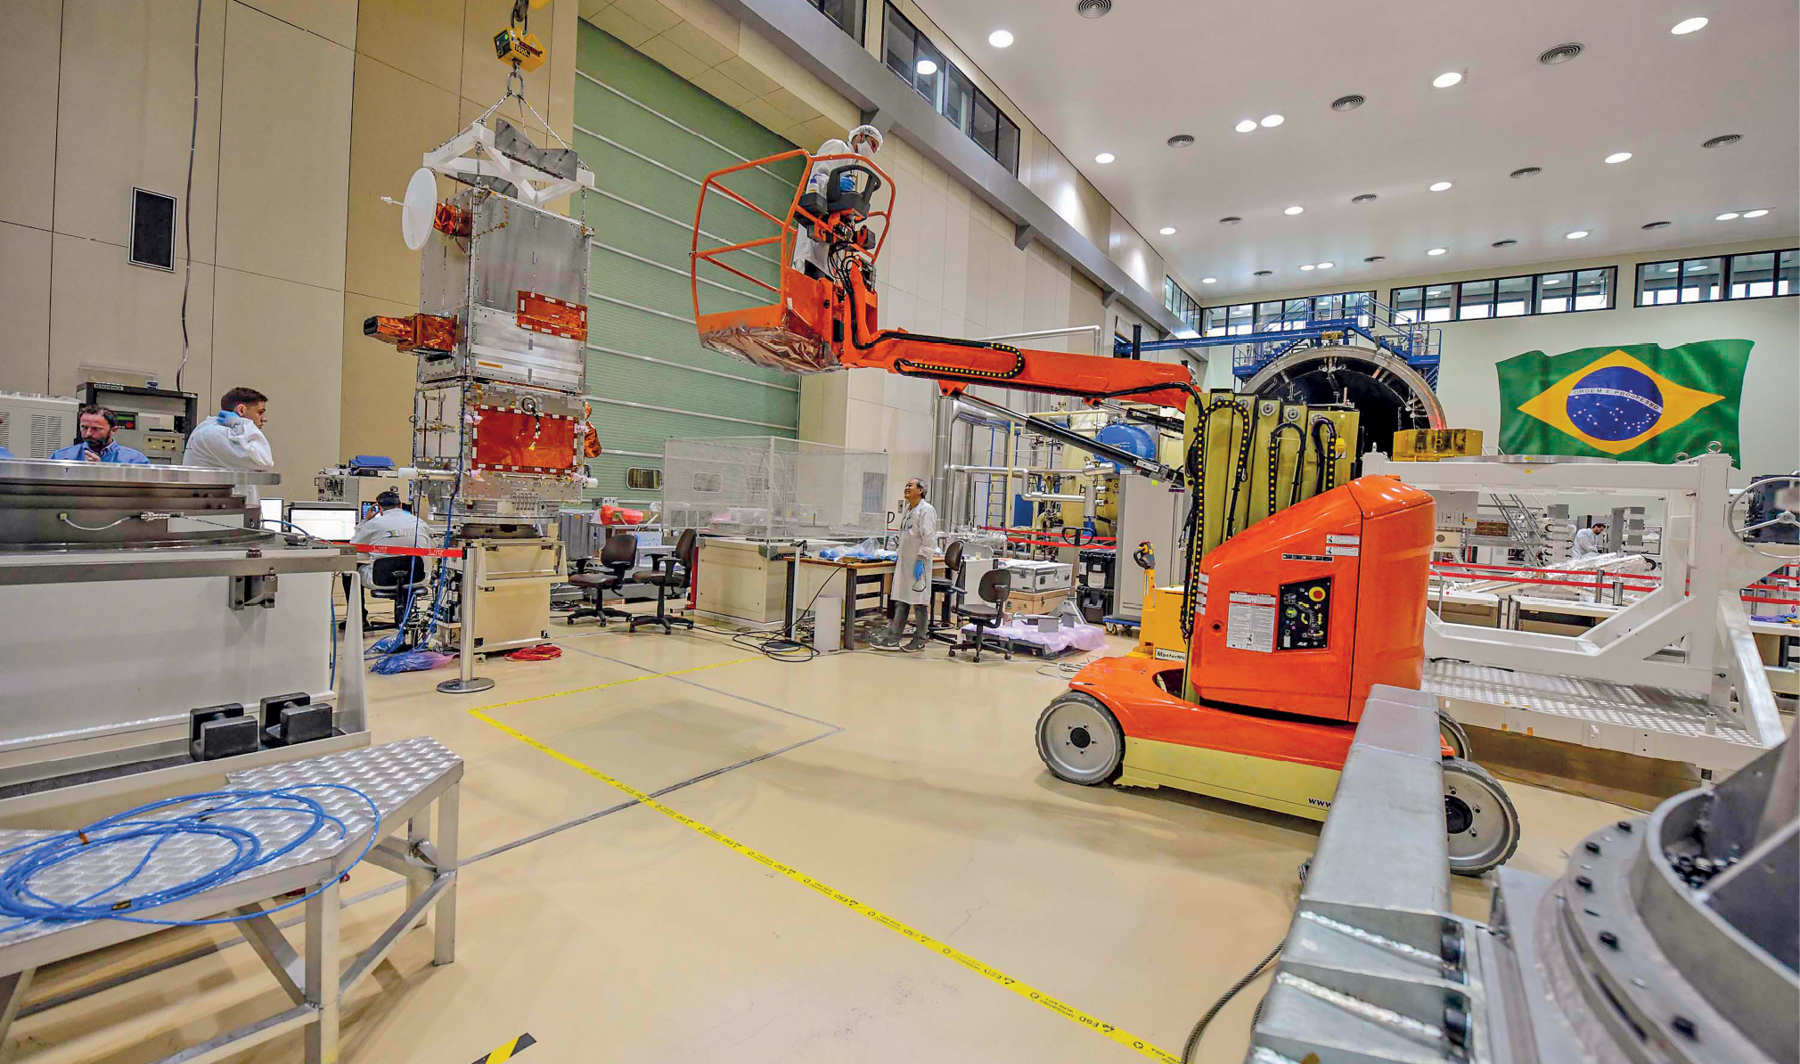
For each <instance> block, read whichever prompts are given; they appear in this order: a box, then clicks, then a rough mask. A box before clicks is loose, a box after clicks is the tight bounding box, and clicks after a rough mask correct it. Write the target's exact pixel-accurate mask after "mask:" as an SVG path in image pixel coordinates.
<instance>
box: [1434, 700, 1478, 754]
mask: <svg viewBox="0 0 1800 1064" xmlns="http://www.w3.org/2000/svg"><path fill="white" fill-rule="evenodd" d="M1438 734H1439V735H1441V736H1443V738H1444V741H1445V742H1447V743H1449V744H1450V749H1451V750H1452V751H1453V756H1455V757H1459V758H1461V759H1462V760H1464V761H1469V760H1472V758H1471V756H1470V754H1469V733H1468V732H1466V731H1463V726H1462V725H1461V724H1458V723H1457V722H1456V718H1455V717H1452V716H1451V715H1450V714H1448V713H1446V712H1444V711H1443V710H1441V709H1440V710H1438Z"/></svg>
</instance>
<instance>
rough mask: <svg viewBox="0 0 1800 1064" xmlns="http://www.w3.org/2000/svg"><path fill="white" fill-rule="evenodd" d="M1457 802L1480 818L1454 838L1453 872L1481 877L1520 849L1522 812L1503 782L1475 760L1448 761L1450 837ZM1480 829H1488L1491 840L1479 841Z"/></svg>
mask: <svg viewBox="0 0 1800 1064" xmlns="http://www.w3.org/2000/svg"><path fill="white" fill-rule="evenodd" d="M1453 801H1454V802H1463V803H1464V804H1465V805H1466V806H1467V807H1469V808H1470V809H1472V810H1474V811H1475V813H1474V815H1475V817H1476V818H1477V819H1476V820H1471V821H1470V822H1469V823H1468V827H1467V829H1466V830H1465V831H1463V832H1459V833H1458V834H1457V835H1452V836H1450V838H1449V842H1450V871H1452V872H1454V873H1456V874H1457V875H1459V876H1479V875H1482V874H1484V873H1486V872H1489V871H1491V870H1493V869H1495V868H1498V867H1500V866H1501V865H1503V864H1505V863H1506V862H1507V861H1508V860H1509V859H1511V857H1512V855H1513V853H1514V852H1515V851H1517V850H1518V848H1519V811H1518V810H1517V809H1514V808H1513V804H1512V799H1511V798H1509V797H1507V795H1506V788H1504V787H1502V786H1500V781H1499V780H1497V779H1495V778H1494V777H1493V775H1492V774H1490V773H1489V772H1488V770H1487V769H1484V768H1482V767H1481V766H1480V765H1477V764H1476V763H1475V762H1473V761H1464V760H1462V759H1460V758H1450V759H1448V760H1446V761H1445V762H1444V803H1445V816H1446V825H1445V831H1446V834H1448V831H1449V824H1448V817H1449V810H1450V804H1451V803H1452V802H1453ZM1478 827H1485V829H1486V830H1487V833H1488V837H1487V838H1485V839H1479V838H1478V836H1477V834H1476V828H1478Z"/></svg>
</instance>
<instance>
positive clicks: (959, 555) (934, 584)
mask: <svg viewBox="0 0 1800 1064" xmlns="http://www.w3.org/2000/svg"><path fill="white" fill-rule="evenodd" d="M962 575H963V544H962V540H960V539H953V540H951V541H950V545H949V546H947V547H945V548H944V575H943V576H941V577H933V578H932V581H931V593H932V594H933V595H938V596H942V604H941V605H940V606H939V608H938V628H940V629H944V628H949V627H950V611H951V610H952V609H953V608H954V607H955V605H956V603H957V601H958V600H960V599H961V598H962V596H963V588H962ZM933 634H936V633H933Z"/></svg>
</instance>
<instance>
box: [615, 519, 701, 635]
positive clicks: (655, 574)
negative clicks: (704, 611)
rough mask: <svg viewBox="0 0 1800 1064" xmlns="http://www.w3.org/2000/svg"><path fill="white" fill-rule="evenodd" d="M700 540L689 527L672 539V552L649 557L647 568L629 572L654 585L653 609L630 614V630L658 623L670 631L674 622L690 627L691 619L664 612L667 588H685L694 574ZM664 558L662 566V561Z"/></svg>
mask: <svg viewBox="0 0 1800 1064" xmlns="http://www.w3.org/2000/svg"><path fill="white" fill-rule="evenodd" d="M699 547H700V541H699V539H698V537H696V536H695V535H694V530H693V529H691V528H690V529H688V530H686V531H685V532H683V533H682V534H681V538H680V539H677V540H676V541H675V553H674V554H669V555H659V556H656V557H653V558H651V559H650V568H648V569H639V570H638V571H637V572H635V573H632V574H631V579H632V581H633V582H634V583H639V584H653V585H655V587H656V612H655V613H654V614H651V615H648V616H646V615H643V614H638V615H636V616H633V617H632V618H631V631H633V632H635V631H637V628H638V625H640V624H660V625H662V628H663V631H664V632H665V633H671V634H672V633H673V632H674V631H675V628H674V626H675V625H678V624H679V625H682V626H683V627H686V628H692V627H693V626H694V622H693V619H692V618H689V617H671V616H669V615H668V613H667V612H665V606H666V604H667V602H668V600H669V589H670V588H674V589H675V590H677V591H686V590H687V588H688V584H689V583H691V582H692V581H693V578H694V555H695V554H696V553H697V552H698V551H699ZM664 562H667V563H668V567H667V568H666V569H665V568H664V567H663V563H664Z"/></svg>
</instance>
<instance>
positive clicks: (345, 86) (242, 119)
mask: <svg viewBox="0 0 1800 1064" xmlns="http://www.w3.org/2000/svg"><path fill="white" fill-rule="evenodd" d="M225 37H226V42H227V45H228V47H227V49H226V56H225V112H224V117H223V122H222V125H221V129H220V137H219V188H220V196H219V262H220V264H221V265H223V266H226V267H228V268H230V269H235V270H245V271H248V272H250V273H260V274H264V275H266V276H269V277H280V278H284V279H286V280H290V281H300V282H303V283H305V284H311V285H317V286H319V287H321V288H328V289H334V290H336V291H340V292H341V291H343V287H344V224H345V195H346V193H347V191H348V188H349V174H350V165H349V163H350V78H351V71H352V66H353V53H351V52H350V51H349V50H347V49H345V48H342V47H339V46H338V45H336V44H333V43H331V42H330V41H328V40H325V39H324V38H322V37H319V36H316V35H314V34H311V33H307V32H305V31H303V30H298V29H295V28H294V27H293V26H290V25H288V24H287V23H285V22H281V21H279V20H276V19H273V18H270V17H269V16H267V15H265V14H263V13H261V12H260V11H256V10H253V9H251V8H247V7H244V6H242V5H241V4H234V5H233V6H232V8H231V13H230V17H229V18H228V19H227V23H226V30H225Z"/></svg>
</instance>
